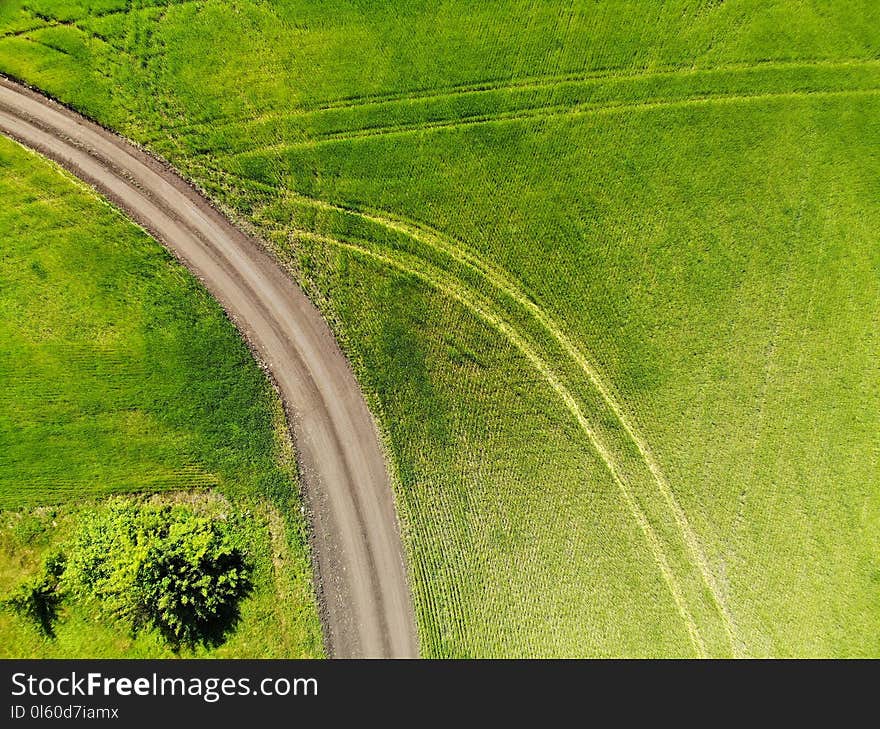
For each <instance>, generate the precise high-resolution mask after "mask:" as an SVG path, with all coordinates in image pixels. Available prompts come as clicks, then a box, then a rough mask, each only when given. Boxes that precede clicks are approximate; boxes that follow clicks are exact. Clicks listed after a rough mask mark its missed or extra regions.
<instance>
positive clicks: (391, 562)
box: [0, 77, 418, 658]
mask: <svg viewBox="0 0 880 729" xmlns="http://www.w3.org/2000/svg"><path fill="white" fill-rule="evenodd" d="M0 132H2V133H4V134H6V135H7V136H9V137H12V138H14V139H16V140H18V141H19V142H21V143H22V144H24V145H25V146H27V147H30V148H32V149H35V150H37V151H38V152H40V153H42V154H44V155H46V156H47V157H50V158H51V159H53V160H55V161H56V162H58V163H59V164H61V165H62V166H63V167H65V168H66V169H68V170H70V171H71V172H72V173H73V174H74V175H76V176H77V177H79V178H80V179H81V180H83V181H85V182H86V183H88V184H89V185H91V186H93V187H94V188H96V189H97V190H99V191H100V192H101V193H103V194H104V195H105V196H106V197H107V198H109V199H110V200H112V201H113V202H114V203H115V204H117V205H118V206H119V207H121V208H122V209H123V210H124V211H125V212H126V213H127V214H128V215H129V216H130V217H131V218H132V219H133V220H135V221H136V222H137V223H139V224H140V225H142V226H143V227H144V228H146V229H147V230H148V231H149V232H150V233H151V234H152V235H153V236H155V237H156V238H157V239H158V240H160V241H161V242H162V243H164V244H165V246H166V247H168V248H169V249H170V250H171V251H172V252H174V254H175V255H176V256H177V257H178V258H180V260H181V261H183V263H184V264H185V265H186V266H187V267H188V268H189V269H190V270H191V271H193V273H195V274H196V275H197V276H198V277H199V278H200V279H201V280H202V282H203V283H204V284H205V286H206V287H207V289H208V290H209V291H210V292H211V293H212V294H213V296H214V297H215V298H216V299H217V300H218V301H219V302H220V303H221V305H222V306H223V308H224V309H225V310H226V312H227V313H228V314H229V316H230V317H231V318H232V319H233V321H234V322H235V323H236V325H237V326H238V328H239V329H240V330H241V332H242V333H243V334H244V336H245V337H246V338H247V340H248V341H249V342H250V344H251V346H252V348H253V349H254V350H255V352H256V353H257V355H258V356H259V357H260V359H261V360H262V361H263V363H264V364H265V365H266V367H267V368H268V370H269V371H270V373H271V375H272V377H273V378H274V380H275V382H276V384H277V386H278V388H279V390H280V391H281V396H282V399H283V401H284V405H285V410H286V411H287V415H288V419H289V422H290V424H291V428H292V431H293V436H294V440H295V442H296V445H297V450H298V455H299V459H300V468H301V475H302V480H303V485H304V491H305V497H306V505H307V508H308V509H309V511H310V512H311V520H312V529H313V537H312V549H313V552H314V559H315V561H316V569H317V573H318V579H319V583H320V584H319V592H320V593H321V595H320V597H321V603H322V606H321V609H322V613H323V614H322V619H323V623H324V632H325V642H326V644H327V650H328V653H329V655H331V656H333V657H339V658H349V657H352V658H353V657H416V656H417V653H418V645H417V638H416V630H415V620H414V617H413V610H412V600H411V596H410V591H409V585H408V582H407V575H406V567H405V564H404V557H403V550H402V548H401V542H400V536H399V532H398V523H397V517H396V514H395V510H394V503H393V497H392V491H391V484H390V482H389V479H388V475H387V471H386V467H385V461H384V458H383V456H382V452H381V449H380V446H379V440H378V434H377V432H376V429H375V425H374V423H373V420H372V417H371V416H370V413H369V411H368V410H367V407H366V405H365V403H364V400H363V397H362V395H361V392H360V389H359V388H358V385H357V382H356V380H355V378H354V375H353V374H352V372H351V369H350V367H349V365H348V362H347V361H346V359H345V357H344V356H343V354H342V352H341V351H340V349H339V347H338V346H337V344H336V341H335V340H334V338H333V336H332V335H331V333H330V330H329V328H328V327H327V324H326V323H325V322H324V320H323V318H322V317H321V315H320V313H319V312H318V310H317V309H316V308H315V307H314V306H313V305H312V304H311V302H309V300H308V299H307V298H306V297H305V295H304V294H303V293H302V291H301V290H300V289H299V288H298V287H297V286H296V285H295V284H294V283H293V282H292V281H291V280H290V279H289V277H288V276H287V275H286V274H285V273H284V271H283V270H282V269H281V267H280V266H279V265H278V264H277V263H276V262H275V261H274V260H273V259H272V258H271V257H270V256H269V255H267V254H266V253H265V252H264V251H263V250H262V248H261V247H260V245H259V244H258V243H257V242H256V241H254V240H253V239H251V238H249V237H248V236H247V235H245V234H244V233H243V232H242V231H240V230H239V229H238V228H236V227H235V226H234V225H233V224H232V223H230V222H229V221H228V220H227V219H226V218H225V217H224V216H222V215H221V214H220V213H218V212H217V211H216V210H215V209H214V208H213V207H212V206H211V205H210V204H209V203H208V201H207V200H206V199H205V198H204V197H202V196H201V195H199V194H198V193H197V192H196V191H195V190H193V189H192V188H191V187H190V186H189V185H188V184H187V183H186V182H184V181H183V180H182V179H181V178H180V177H179V176H178V175H176V174H175V173H174V172H172V171H171V170H170V169H168V168H167V167H166V166H164V165H162V164H160V163H159V162H157V161H156V160H154V159H152V158H151V157H149V156H148V155H146V154H144V153H143V152H141V151H139V150H138V149H137V148H136V147H134V146H133V145H131V144H129V143H127V142H125V141H124V140H122V139H121V138H119V137H117V136H115V135H114V134H112V133H110V132H108V131H106V130H104V129H102V128H101V127H99V126H97V125H95V124H92V123H91V122H89V121H87V120H86V119H84V118H83V117H81V116H79V115H78V114H75V113H74V112H71V111H70V110H68V109H66V108H64V107H62V106H60V105H58V104H55V103H54V102H51V101H49V100H47V99H45V98H44V97H42V96H40V95H38V94H36V93H34V92H32V91H30V90H28V89H25V88H24V87H22V86H20V85H18V84H15V83H13V82H11V81H9V80H7V79H4V78H2V77H0Z"/></svg>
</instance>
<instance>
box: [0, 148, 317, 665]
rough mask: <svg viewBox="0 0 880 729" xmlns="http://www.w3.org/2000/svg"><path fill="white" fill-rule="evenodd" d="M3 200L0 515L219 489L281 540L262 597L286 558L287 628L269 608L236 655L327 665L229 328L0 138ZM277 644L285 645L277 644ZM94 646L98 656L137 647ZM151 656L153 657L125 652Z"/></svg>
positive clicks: (265, 392)
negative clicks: (268, 515) (263, 516)
mask: <svg viewBox="0 0 880 729" xmlns="http://www.w3.org/2000/svg"><path fill="white" fill-rule="evenodd" d="M0 199H2V200H3V205H2V207H0V246H2V257H0V283H2V285H0V342H2V348H0V381H2V382H3V387H2V389H0V511H3V512H4V513H7V514H12V513H15V512H28V511H29V510H32V509H34V508H38V507H46V506H57V507H58V508H59V509H61V511H62V512H64V513H67V511H65V510H67V509H68V508H69V507H67V506H65V504H80V505H81V504H83V503H84V502H90V501H94V500H96V499H99V498H101V497H104V496H107V495H109V494H114V493H130V492H140V493H147V494H149V493H154V492H160V491H174V492H180V491H187V492H189V491H191V490H193V489H202V490H206V489H209V488H214V489H217V490H218V491H219V492H221V493H222V494H224V495H225V497H226V498H228V499H231V500H232V502H233V503H234V504H236V505H237V506H238V508H241V509H247V508H254V509H261V510H263V511H265V510H267V509H271V510H273V511H272V514H275V516H273V519H275V520H276V521H277V522H278V523H277V528H276V530H275V531H276V536H275V537H274V539H275V540H276V541H275V543H274V544H273V546H271V547H268V548H267V550H266V553H265V554H264V555H260V556H259V559H261V560H264V561H265V565H264V566H265V569H266V570H268V572H267V575H268V576H267V577H266V579H267V580H268V582H267V583H266V585H267V587H266V589H271V584H272V579H274V578H273V577H272V569H273V567H272V560H271V554H272V553H273V551H274V552H275V553H276V554H277V556H278V559H279V560H282V561H283V563H284V569H283V572H284V574H283V575H281V574H279V575H276V576H277V577H278V579H279V580H282V581H286V582H285V584H286V585H287V586H286V587H285V588H284V594H285V601H289V602H288V604H286V605H284V607H283V610H284V611H288V612H289V615H288V616H286V617H284V620H283V624H279V623H278V622H277V621H278V619H279V618H278V615H279V613H278V611H275V610H273V611H271V617H270V616H268V614H265V611H263V613H264V614H262V617H260V618H259V620H261V621H266V620H268V621H269V623H268V624H266V625H264V626H263V628H264V629H265V630H266V631H267V635H266V636H264V638H260V637H259V635H258V633H259V631H258V630H256V628H254V630H251V628H252V627H253V626H251V627H246V628H245V633H246V634H247V636H248V637H247V638H246V639H242V640H240V641H239V642H238V643H235V645H236V647H235V648H234V649H233V652H234V653H235V654H236V655H250V656H252V657H257V656H261V655H263V654H264V652H265V651H268V652H269V653H270V654H272V655H276V656H279V657H280V656H285V655H287V656H296V655H298V656H314V655H320V654H321V652H322V648H321V632H320V626H319V623H318V618H317V611H316V607H315V597H314V594H313V590H312V582H311V567H310V564H309V560H308V555H307V545H306V540H305V524H304V520H303V517H302V514H301V511H300V506H301V502H300V499H299V495H298V491H297V486H296V481H295V479H296V474H295V464H294V459H293V456H292V453H291V452H290V447H289V444H286V441H285V438H286V436H285V426H284V420H283V416H282V414H281V406H280V403H279V401H278V399H277V397H276V395H275V393H274V391H273V390H272V388H271V386H270V385H269V383H268V381H267V379H266V377H265V375H264V374H263V372H262V371H261V370H260V368H259V367H258V366H257V364H256V362H255V361H254V360H253V358H252V357H251V355H250V352H249V351H248V349H247V347H246V346H245V344H244V342H243V341H242V340H241V338H240V337H239V335H238V333H237V332H236V330H235V329H234V327H233V326H232V324H231V323H230V322H229V321H228V320H227V319H226V317H225V315H224V314H223V312H222V310H221V309H220V308H219V306H218V305H217V303H216V302H215V301H214V300H213V299H212V298H211V297H210V296H209V295H208V294H207V292H206V291H205V290H204V289H203V288H202V287H201V286H200V285H199V284H198V283H197V282H196V281H195V280H194V279H193V278H192V277H191V276H190V275H189V273H188V272H187V271H186V270H185V269H184V268H183V267H182V266H181V265H179V264H178V263H177V262H176V261H174V260H173V259H172V258H171V256H170V255H169V254H168V253H167V252H166V251H165V250H164V249H163V248H162V247H161V246H160V245H159V244H158V243H156V242H155V241H154V240H152V239H151V238H150V237H149V236H148V235H146V234H145V233H144V232H143V231H141V230H140V229H138V228H137V227H135V226H134V225H132V224H131V223H130V222H128V221H126V220H125V219H124V217H123V216H122V214H121V213H120V212H118V211H117V210H115V209H114V208H112V207H111V206H110V205H108V204H107V203H106V202H104V201H102V200H101V199H99V198H98V197H97V195H95V194H94V193H93V192H92V191H90V190H87V189H85V188H84V186H82V185H81V184H80V183H78V182H76V181H74V180H72V179H71V178H70V176H69V175H68V174H67V173H64V172H62V171H60V170H59V169H58V168H57V167H55V166H54V165H53V164H50V163H49V162H47V161H45V160H42V159H40V158H38V157H37V156H36V155H34V154H32V153H30V152H27V151H25V150H23V149H22V148H21V147H19V146H18V145H17V144H15V143H13V142H11V141H9V140H7V139H5V138H2V139H0ZM278 515H280V516H278ZM255 538H256V537H255ZM268 538H269V537H268V536H265V535H264V536H261V537H260V539H268ZM13 546H14V545H13ZM11 548H12V547H10V549H11ZM7 556H9V558H10V559H11V560H12V561H13V562H14V561H15V559H18V558H19V557H20V556H21V555H19V557H16V556H15V555H14V554H12V553H11V552H10V553H9V554H8V555H7ZM22 564H24V563H22ZM28 564H30V562H28ZM31 566H33V565H31ZM4 569H6V568H4ZM23 569H24V567H23ZM261 569H262V567H261ZM7 571H8V569H7ZM10 580H11V578H10ZM8 581H9V580H8ZM266 600H268V603H267V604H274V602H275V598H274V597H272V596H271V595H270V596H269V597H268V598H266ZM264 602H265V600H264ZM263 607H265V606H263ZM260 610H263V608H262V607H261V608H260ZM80 617H82V619H83V620H86V619H87V617H88V616H85V615H83V616H80ZM4 620H5V621H6V622H4V623H3V626H4V627H3V631H5V634H6V635H7V636H8V635H12V634H13V633H14V630H15V629H14V628H13V627H10V626H11V624H10V623H9V621H8V620H7V619H6V618H4ZM16 624H17V623H16ZM19 628H20V629H21V630H24V628H23V627H22V626H21V625H20V626H19ZM261 629H262V628H261ZM96 630H98V631H99V633H100V631H101V630H105V628H100V629H98V628H96ZM9 631H12V633H10V632H9ZM106 631H110V632H109V633H108V634H107V636H105V637H107V639H108V640H109V639H110V636H111V634H112V628H109V627H106ZM273 631H274V632H277V631H282V632H284V631H286V632H284V635H282V636H281V638H280V639H279V640H277V641H275V640H274V639H272V636H271V635H269V634H270V633H273ZM28 635H29V634H28ZM95 635H97V633H96V634H95ZM101 635H104V633H101ZM31 637H33V636H31ZM35 640H36V639H35ZM101 640H103V638H102V639H101ZM114 640H115V639H114ZM3 642H4V643H6V641H5V640H4V641H3ZM25 642H26V643H27V644H28V645H30V647H29V648H27V649H26V653H27V654H28V655H40V654H41V651H44V650H45V651H48V653H46V655H49V654H53V655H60V654H63V655H74V654H76V650H80V649H81V651H82V652H80V653H78V654H77V655H82V656H88V655H91V654H90V653H89V652H88V641H87V640H83V641H78V642H75V645H74V644H71V646H68V647H61V646H53V645H50V644H45V645H44V646H43V648H39V647H38V646H37V645H36V643H33V641H31V638H30V637H29V638H28V639H27V641H25ZM31 643H33V645H31ZM123 643H124V641H123ZM13 644H14V642H11V643H9V645H13ZM102 645H103V647H102V648H101V649H100V652H101V655H105V654H106V655H123V654H124V653H125V651H127V650H128V648H125V646H124V645H123V644H122V643H119V645H118V647H119V651H120V652H119V653H118V654H114V652H113V644H112V642H111V643H107V644H106V645H104V644H102ZM126 645H127V644H126ZM157 645H158V644H157ZM77 646H78V648H77ZM154 647H155V646H154ZM142 649H143V650H148V649H149V650H152V648H150V647H149V646H146V647H143V646H142V648H136V649H135V648H132V650H135V651H136V652H137V653H138V654H140V652H141V650H142ZM264 649H265V650H264ZM23 650H24V649H23ZM59 651H61V653H59ZM71 651H73V652H71ZM148 652H149V651H148ZM226 652H229V651H228V650H227V651H226ZM223 653H224V650H222V649H221V650H220V651H219V652H218V653H217V654H218V655H219V654H223ZM22 655H24V653H23V654H22Z"/></svg>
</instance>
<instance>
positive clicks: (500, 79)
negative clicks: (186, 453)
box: [0, 0, 880, 657]
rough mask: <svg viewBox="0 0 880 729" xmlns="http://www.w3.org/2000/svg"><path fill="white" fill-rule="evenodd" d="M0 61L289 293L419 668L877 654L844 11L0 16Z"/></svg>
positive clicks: (271, 8)
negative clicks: (351, 433) (323, 347)
mask: <svg viewBox="0 0 880 729" xmlns="http://www.w3.org/2000/svg"><path fill="white" fill-rule="evenodd" d="M0 72H4V73H7V74H9V75H12V76H14V77H17V78H20V79H23V80H25V81H27V82H28V83H31V84H33V85H34V86H37V87H39V88H41V89H43V90H45V91H46V92H47V93H50V94H52V95H54V96H56V97H57V98H59V99H61V100H63V101H65V102H66V103H69V104H71V105H73V106H75V107H76V108H77V109H78V110H80V111H82V112H84V113H86V114H88V115H90V116H92V117H93V118H95V119H97V120H99V121H101V122H102V123H104V124H106V125H107V126H110V127H112V128H114V129H116V130H118V131H119V132H121V133H122V134H124V135H126V136H128V137H130V138H132V139H134V140H136V141H138V142H140V143H142V144H144V145H145V146H146V147H147V148H148V149H150V150H152V151H153V152H155V153H157V154H159V155H161V156H163V157H164V158H166V159H167V160H169V161H170V162H171V163H172V164H173V165H174V166H175V167H176V168H177V169H179V170H181V171H182V173H183V174H185V175H187V176H188V177H189V178H190V179H192V180H193V181H195V182H196V183H197V184H198V185H200V186H201V187H202V188H203V189H204V190H206V191H207V192H208V193H209V194H210V195H211V196H212V197H213V199H215V200H216V201H217V202H218V204H220V205H221V206H222V207H224V208H225V209H226V210H227V211H228V212H229V213H230V214H231V215H232V216H233V217H234V218H235V219H237V220H240V221H242V222H243V223H246V224H248V225H250V226H252V227H253V229H254V230H256V231H257V232H258V233H259V234H260V235H261V236H262V237H263V239H264V240H266V241H267V243H268V245H269V246H270V247H271V248H272V250H273V251H274V252H275V253H276V254H277V255H278V256H280V257H281V258H283V259H284V260H285V261H286V262H288V263H289V265H290V267H291V270H292V271H293V273H294V275H295V276H296V277H297V279H298V280H299V281H300V282H301V283H302V284H303V286H304V287H305V288H306V290H307V291H308V293H309V294H310V296H311V297H312V298H313V300H314V301H315V302H316V303H317V304H318V305H319V306H320V307H321V308H322V310H323V311H324V313H325V314H326V316H327V317H328V319H329V320H330V322H331V324H332V326H333V328H334V330H335V332H336V333H337V335H338V337H339V339H340V342H341V343H342V345H343V347H344V349H345V351H346V352H347V354H348V355H349V357H350V358H351V360H352V362H353V365H354V367H355V370H356V372H357V374H358V377H359V380H360V382H361V384H362V385H363V387H364V389H365V391H366V393H367V397H368V400H369V402H370V404H371V407H372V410H373V412H374V413H375V414H376V417H377V419H378V421H379V424H380V427H381V429H382V431H383V435H384V438H385V441H386V445H387V448H388V453H389V457H390V460H391V461H392V465H393V469H394V473H395V479H396V483H395V487H396V496H397V502H398V509H399V512H400V517H401V521H402V525H403V532H404V541H405V544H406V548H407V551H408V556H409V564H410V574H411V580H412V586H413V591H414V597H415V601H416V614H417V619H418V623H419V637H420V642H421V650H422V653H423V654H424V655H427V656H436V657H452V656H620V655H625V656H643V655H649V656H695V655H707V656H728V655H737V656H880V370H878V364H877V363H878V361H880V358H878V357H880V238H878V233H877V231H878V230H880V9H878V7H877V4H876V3H875V2H873V1H872V0H839V1H836V2H834V3H828V2H821V1H820V0H769V1H768V0H761V1H760V2H758V0H727V1H726V2H721V1H719V0H702V1H701V0H689V1H684V0H671V1H666V2H661V1H660V0H638V1H636V0H633V1H631V2H627V1H624V0H607V1H606V2H598V3H594V2H572V3H568V2H552V3H551V2H515V1H503V2H502V1H498V2H487V3H479V4H475V3H471V2H464V1H463V0H462V1H451V0H450V1H447V2H443V3H422V2H395V3H378V2H376V3H374V2H354V1H352V2H342V1H341V0H340V1H338V2H332V3H328V2H300V1H296V0H262V1H259V0H236V1H235V2H232V3H229V2H221V1H220V0H182V1H178V2H171V1H169V2H157V1H156V0H151V1H150V2H142V1H141V0H76V1H75V2H74V1H73V0H71V1H69V2H68V1H67V0H9V1H8V2H5V3H3V4H2V5H0ZM4 199H5V198H4ZM108 214H109V213H108ZM0 215H3V216H4V217H5V218H8V219H9V220H10V221H12V220H14V218H15V216H14V215H13V214H12V213H11V211H10V210H9V208H8V207H7V206H6V205H4V206H3V209H2V210H0ZM4 224H6V225H9V224H12V223H11V222H10V223H6V222H4ZM4 256H6V252H5V251H4ZM4 260H8V258H7V259H4ZM112 265H113V264H112V263H110V262H108V266H112ZM15 270H18V271H24V270H25V266H23V265H22V264H21V263H16V264H15ZM159 285H160V282H156V284H155V286H157V287H158V286H159ZM5 336H6V335H5V333H4V337H5ZM5 341H7V340H6V339H4V342H5ZM16 346H17V345H16ZM16 351H18V350H16ZM22 351H23V350H22ZM16 356H18V355H16ZM22 356H23V357H24V356H25V355H22ZM242 356H245V355H244V353H243V354H242ZM157 417H158V416H157ZM16 447H19V446H16ZM22 447H23V446H22ZM171 462H174V461H173V459H172V461H171ZM211 472H212V473H214V472H215V471H214V470H211ZM3 488H7V487H5V486H4V487H3Z"/></svg>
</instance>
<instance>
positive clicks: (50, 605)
mask: <svg viewBox="0 0 880 729" xmlns="http://www.w3.org/2000/svg"><path fill="white" fill-rule="evenodd" d="M64 565H65V557H64V555H62V554H53V555H51V556H50V557H49V558H48V559H47V560H46V561H45V563H44V566H43V571H42V573H41V574H39V575H37V576H36V577H33V578H31V579H29V580H27V581H25V582H24V583H22V584H21V585H19V586H18V588H17V589H16V590H15V591H14V592H12V594H10V595H9V596H7V597H6V598H5V599H4V600H3V605H4V606H5V607H7V608H9V609H11V610H12V611H13V612H15V613H17V614H18V615H21V616H22V617H25V618H28V619H30V620H32V621H33V622H34V623H35V624H36V625H37V627H38V628H39V629H40V631H41V632H42V633H43V634H44V635H46V636H48V637H50V638H51V637H54V635H55V631H54V628H53V626H54V623H55V620H56V619H57V618H58V605H59V603H60V602H61V592H60V590H59V578H60V577H61V575H62V573H63V572H64Z"/></svg>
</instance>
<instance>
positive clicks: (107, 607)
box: [64, 502, 251, 647]
mask: <svg viewBox="0 0 880 729" xmlns="http://www.w3.org/2000/svg"><path fill="white" fill-rule="evenodd" d="M68 556H69V560H68V565H67V569H66V571H65V575H64V583H65V585H66V586H67V588H68V589H69V591H70V592H71V594H73V595H75V596H77V597H79V598H81V599H89V600H95V601H97V602H98V604H99V605H100V608H101V610H102V611H104V612H105V613H107V614H109V615H111V616H113V617H114V618H116V619H118V620H121V621H123V622H124V623H125V624H126V625H128V627H129V628H130V629H131V630H132V632H137V631H138V630H140V629H142V628H144V627H154V628H156V629H157V630H159V632H161V634H162V635H163V636H165V638H166V639H167V640H168V641H169V642H170V643H171V644H172V645H173V646H175V647H179V646H181V645H189V646H192V645H195V644H197V643H205V644H208V645H217V644H219V643H220V642H222V640H223V639H224V637H225V636H226V634H227V633H228V632H229V631H230V630H231V629H232V628H233V627H234V626H235V624H236V623H237V621H238V617H239V610H238V604H239V601H240V600H241V598H242V597H244V596H245V595H246V594H247V593H248V592H249V591H250V589H251V582H250V572H251V568H250V566H249V565H248V564H247V562H246V560H245V556H244V554H243V552H242V551H241V550H240V549H239V548H238V547H236V546H235V545H234V543H233V534H232V529H231V527H230V525H229V524H228V523H227V522H226V521H222V520H218V519H210V518H207V517H204V516H199V515H197V514H194V513H193V512H191V511H189V510H187V509H184V508H182V507H174V508H172V507H169V506H163V507H158V506H150V505H143V504H134V503H132V502H117V503H115V504H113V505H111V506H110V507H109V508H108V509H106V510H103V511H102V512H99V513H98V514H96V515H94V516H93V517H92V518H90V519H88V520H87V521H86V522H85V523H84V524H83V525H82V526H81V528H80V530H79V532H78V533H77V535H76V537H75V538H74V540H73V542H72V544H71V547H70V551H69V555H68Z"/></svg>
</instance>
